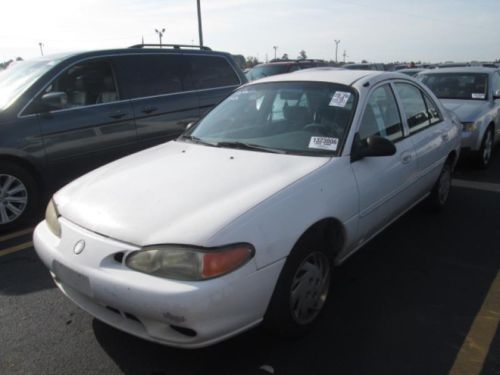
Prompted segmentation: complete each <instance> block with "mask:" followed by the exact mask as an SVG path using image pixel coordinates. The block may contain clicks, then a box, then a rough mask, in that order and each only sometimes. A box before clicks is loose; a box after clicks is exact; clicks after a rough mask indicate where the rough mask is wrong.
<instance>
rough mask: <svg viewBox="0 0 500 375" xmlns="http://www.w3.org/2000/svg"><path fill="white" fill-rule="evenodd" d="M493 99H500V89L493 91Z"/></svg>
mask: <svg viewBox="0 0 500 375" xmlns="http://www.w3.org/2000/svg"><path fill="white" fill-rule="evenodd" d="M493 99H500V90H496V91H495V92H494V93H493Z"/></svg>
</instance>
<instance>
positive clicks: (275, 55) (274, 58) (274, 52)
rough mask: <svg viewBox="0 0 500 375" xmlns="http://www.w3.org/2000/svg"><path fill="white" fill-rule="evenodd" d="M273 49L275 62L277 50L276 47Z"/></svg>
mask: <svg viewBox="0 0 500 375" xmlns="http://www.w3.org/2000/svg"><path fill="white" fill-rule="evenodd" d="M273 48H274V59H275V60H276V51H277V50H278V46H273Z"/></svg>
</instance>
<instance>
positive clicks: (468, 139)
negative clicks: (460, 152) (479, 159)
mask: <svg viewBox="0 0 500 375" xmlns="http://www.w3.org/2000/svg"><path fill="white" fill-rule="evenodd" d="M461 146H462V149H467V150H470V151H477V150H479V148H480V147H481V144H480V142H479V129H476V130H475V131H473V132H468V131H465V130H463V131H462V142H461Z"/></svg>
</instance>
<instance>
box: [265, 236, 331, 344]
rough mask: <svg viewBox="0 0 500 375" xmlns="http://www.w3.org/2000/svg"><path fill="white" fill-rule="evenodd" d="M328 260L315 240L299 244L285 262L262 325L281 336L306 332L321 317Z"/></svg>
mask: <svg viewBox="0 0 500 375" xmlns="http://www.w3.org/2000/svg"><path fill="white" fill-rule="evenodd" d="M330 278H331V260H330V258H329V257H328V256H327V254H326V252H325V249H323V248H322V246H320V245H319V244H317V243H316V242H315V241H299V243H298V244H297V245H296V246H295V248H294V249H293V250H292V252H291V254H290V255H289V257H288V258H287V260H286V263H285V265H284V267H283V270H282V271H281V274H280V277H279V279H278V283H277V285H276V288H275V290H274V293H273V296H272V298H271V302H270V304H269V307H268V310H267V312H266V315H265V317H264V326H265V327H266V328H267V329H268V330H269V331H271V332H273V333H275V334H278V335H280V336H284V337H298V336H301V335H303V334H305V333H307V332H308V331H309V330H310V329H311V327H312V326H313V325H314V323H315V322H316V320H317V318H318V316H319V315H320V313H321V311H322V309H323V307H324V304H325V302H326V299H327V297H328V291H329V289H330Z"/></svg>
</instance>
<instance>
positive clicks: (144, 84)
mask: <svg viewBox="0 0 500 375" xmlns="http://www.w3.org/2000/svg"><path fill="white" fill-rule="evenodd" d="M146 47H150V46H144V45H139V46H134V47H132V48H127V49H119V50H106V51H93V52H85V53H72V54H64V55H53V56H46V57H42V58H38V59H34V60H31V61H24V62H19V63H16V64H15V65H13V66H11V67H9V68H8V69H7V70H5V71H2V72H0V230H3V229H7V228H9V229H11V228H12V227H15V226H17V225H19V224H20V223H22V222H23V221H24V220H25V219H26V218H28V217H29V216H30V213H32V212H34V210H35V209H36V208H37V206H39V204H40V202H41V201H43V197H44V193H45V192H51V191H53V190H54V189H55V188H58V187H60V186H62V185H63V184H64V183H66V182H68V181H70V180H71V179H73V178H75V177H77V176H79V175H82V174H83V173H85V172H87V171H90V170H92V169H94V168H95V167H97V166H100V165H102V164H105V163H107V162H110V161H112V160H114V159H117V158H119V157H121V156H124V155H127V154H131V153H133V152H136V151H139V150H141V149H144V148H147V147H150V146H153V145H156V144H159V143H162V142H166V141H168V140H171V139H173V138H175V137H177V136H179V135H180V134H181V133H182V132H183V131H184V129H185V128H186V125H187V124H188V123H190V122H193V121H196V120H197V119H198V118H200V117H201V116H202V115H203V114H204V113H206V112H207V111H208V110H210V109H211V108H212V107H214V106H215V105H216V104H217V103H219V102H220V101H221V100H222V99H224V98H225V97H226V96H228V95H229V94H230V93H231V92H232V91H233V90H234V89H235V88H236V87H238V86H240V85H241V84H243V83H245V82H246V78H245V76H244V74H243V73H242V71H241V69H240V68H239V67H238V66H237V65H236V64H235V63H234V61H233V59H232V58H231V56H230V55H229V54H227V53H223V52H214V51H211V50H210V49H209V48H207V47H201V48H200V47H198V48H190V47H192V46H178V45H175V46H169V47H167V48H146ZM131 183H136V182H134V181H131Z"/></svg>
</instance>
